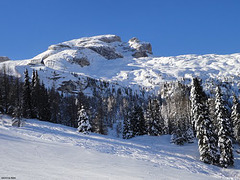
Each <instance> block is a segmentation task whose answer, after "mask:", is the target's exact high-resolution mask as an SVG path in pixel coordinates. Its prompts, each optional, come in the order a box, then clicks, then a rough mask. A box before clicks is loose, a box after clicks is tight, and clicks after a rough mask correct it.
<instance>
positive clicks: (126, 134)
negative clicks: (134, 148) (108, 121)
mask: <svg viewBox="0 0 240 180" xmlns="http://www.w3.org/2000/svg"><path fill="white" fill-rule="evenodd" d="M132 137H133V129H132V124H131V113H130V112H129V111H128V112H126V114H125V116H124V120H123V139H130V138H132Z"/></svg>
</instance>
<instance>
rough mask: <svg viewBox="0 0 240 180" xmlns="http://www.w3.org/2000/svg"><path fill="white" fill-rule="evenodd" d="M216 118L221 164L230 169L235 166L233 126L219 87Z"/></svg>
mask: <svg viewBox="0 0 240 180" xmlns="http://www.w3.org/2000/svg"><path fill="white" fill-rule="evenodd" d="M215 106H216V116H217V123H218V147H219V150H220V159H219V164H220V166H222V167H228V166H230V165H233V164H234V157H233V147H232V141H231V138H230V136H231V127H230V126H231V124H230V119H229V118H228V117H227V109H226V108H225V106H224V100H223V97H222V92H221V89H220V87H219V86H217V88H216V100H215Z"/></svg>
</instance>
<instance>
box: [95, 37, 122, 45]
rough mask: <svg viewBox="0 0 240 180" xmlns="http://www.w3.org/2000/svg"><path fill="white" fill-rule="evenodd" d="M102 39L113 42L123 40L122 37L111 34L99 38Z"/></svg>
mask: <svg viewBox="0 0 240 180" xmlns="http://www.w3.org/2000/svg"><path fill="white" fill-rule="evenodd" d="M99 40H100V41H103V42H105V43H112V42H121V38H120V37H119V36H116V35H109V36H105V37H101V38H99Z"/></svg>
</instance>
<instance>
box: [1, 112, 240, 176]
mask: <svg viewBox="0 0 240 180" xmlns="http://www.w3.org/2000/svg"><path fill="white" fill-rule="evenodd" d="M0 121H1V122H0V147H1V151H0V159H1V161H0V176H1V177H16V178H17V179H20V180H21V179H24V180H26V179H36V180H38V179H51V180H52V179H239V178H240V171H239V169H240V156H239V154H235V167H233V168H228V169H223V168H220V167H216V166H211V165H207V164H204V163H202V162H200V161H199V160H198V159H199V154H198V150H197V143H196V142H195V143H193V144H188V145H186V146H177V145H173V144H170V143H169V140H170V136H168V135H166V136H160V137H149V136H142V137H137V138H133V139H131V140H123V139H118V138H114V137H112V136H103V135H99V134H90V135H83V134H80V133H78V132H76V129H74V128H71V127H66V126H63V125H58V124H52V123H48V122H42V121H38V120H26V123H25V126H24V127H21V128H16V127H11V126H10V121H11V120H10V118H9V117H7V116H3V118H2V120H0ZM238 148H239V147H238Z"/></svg>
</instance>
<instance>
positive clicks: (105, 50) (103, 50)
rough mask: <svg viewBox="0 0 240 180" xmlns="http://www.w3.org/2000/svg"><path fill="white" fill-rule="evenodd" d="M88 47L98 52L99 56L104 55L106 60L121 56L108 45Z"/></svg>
mask: <svg viewBox="0 0 240 180" xmlns="http://www.w3.org/2000/svg"><path fill="white" fill-rule="evenodd" d="M88 48H89V49H91V50H93V51H95V52H96V53H98V54H100V55H101V56H103V57H105V58H106V59H108V60H111V59H117V58H123V56H122V55H121V54H119V53H116V52H115V49H113V48H110V47H108V46H89V47H88Z"/></svg>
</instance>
